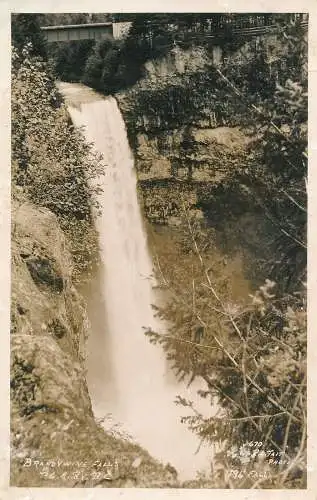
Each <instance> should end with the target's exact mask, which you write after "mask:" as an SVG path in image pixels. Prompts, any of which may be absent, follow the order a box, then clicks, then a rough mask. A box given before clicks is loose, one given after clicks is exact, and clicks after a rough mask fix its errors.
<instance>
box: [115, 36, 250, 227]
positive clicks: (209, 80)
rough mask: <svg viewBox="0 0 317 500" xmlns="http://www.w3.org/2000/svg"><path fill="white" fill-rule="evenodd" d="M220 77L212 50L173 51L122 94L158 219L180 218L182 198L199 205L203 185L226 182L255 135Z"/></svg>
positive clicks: (147, 201) (142, 180)
mask: <svg viewBox="0 0 317 500" xmlns="http://www.w3.org/2000/svg"><path fill="white" fill-rule="evenodd" d="M248 48H249V46H248V45H247V48H245V47H244V48H242V49H240V53H241V52H243V51H245V50H247V49H248ZM235 57H238V56H237V55H236V56H235ZM215 79H216V73H215V68H214V67H213V63H212V53H211V51H208V50H207V49H204V48H199V47H198V48H197V47H196V48H193V49H191V50H187V51H182V50H179V49H175V50H172V51H171V53H169V54H168V55H167V56H166V57H165V58H163V59H161V60H158V61H151V62H149V63H147V65H146V74H145V77H144V78H143V79H142V80H141V81H140V82H139V83H138V84H137V85H136V86H135V87H134V88H133V89H131V90H129V91H126V92H122V93H120V94H118V96H117V98H118V101H119V104H120V107H121V110H122V113H123V115H124V118H125V121H126V124H127V130H128V135H129V139H130V143H131V146H132V148H133V150H134V153H135V160H136V169H137V172H138V179H139V185H140V187H141V189H142V194H143V201H144V207H145V213H146V215H147V217H148V218H149V219H150V220H151V221H152V222H158V223H169V224H174V223H175V221H177V214H178V212H179V208H180V203H181V200H183V201H186V202H187V203H188V204H189V205H190V206H191V207H192V209H193V210H194V209H196V205H197V204H198V201H199V200H198V197H199V190H200V189H201V187H202V186H205V185H206V184H212V185H216V184H218V183H219V182H221V180H222V179H223V177H224V175H225V167H226V163H227V162H226V159H228V157H230V161H231V162H232V161H233V162H234V161H237V162H238V161H241V159H242V158H243V157H244V155H245V152H246V148H247V147H248V145H249V144H250V142H251V141H252V140H253V137H254V132H253V131H251V130H250V129H248V128H247V127H246V126H244V125H243V123H244V117H245V113H246V111H245V109H244V108H243V106H240V105H239V103H238V102H237V100H236V99H234V98H232V97H228V94H225V93H224V92H223V89H221V88H219V85H218V84H217V85H216V84H215V82H216V80H215ZM166 191H168V192H169V194H170V196H169V197H168V198H169V202H168V205H166V201H165V202H164V200H166V199H167V197H166ZM173 195H174V196H173ZM171 198H172V199H171Z"/></svg>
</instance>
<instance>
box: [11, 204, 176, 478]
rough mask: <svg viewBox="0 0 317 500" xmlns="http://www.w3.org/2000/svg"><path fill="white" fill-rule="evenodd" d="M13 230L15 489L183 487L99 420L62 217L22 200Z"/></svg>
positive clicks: (85, 329) (86, 325) (14, 209)
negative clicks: (88, 377) (95, 414)
mask: <svg viewBox="0 0 317 500" xmlns="http://www.w3.org/2000/svg"><path fill="white" fill-rule="evenodd" d="M12 231H13V235H12V305H11V315H12V321H11V485H12V486H24V487H36V486H42V487H45V486H57V487H63V486H71V487H76V486H77V487H95V486H100V487H129V486H144V487H162V486H165V487H166V486H177V485H178V483H177V480H176V475H175V472H174V470H173V469H172V468H171V469H170V468H169V467H167V468H164V467H163V466H162V465H160V464H159V463H157V462H156V461H155V460H153V459H152V458H151V457H150V456H149V455H148V454H147V452H145V451H144V450H142V449H141V448H140V447H139V446H136V445H134V444H131V443H129V442H126V441H124V440H123V439H119V438H117V437H116V436H113V435H109V434H107V433H106V432H105V431H104V430H103V429H102V427H100V426H99V425H98V424H97V422H96V421H95V420H94V417H93V412H92V408H91V402H90V398H89V393H88V389H87V384H86V380H85V365H84V359H85V340H86V338H87V335H88V334H89V323H88V320H87V316H86V312H85V304H84V302H83V299H82V298H81V297H80V295H79V294H78V292H77V291H76V289H75V287H74V285H73V284H72V280H71V271H72V259H71V256H70V253H69V251H68V248H67V241H66V240H65V236H64V234H63V232H62V231H61V229H60V227H59V225H58V221H57V219H56V217H55V215H54V214H53V213H52V212H50V211H49V210H47V209H43V208H39V207H35V206H34V205H32V204H30V203H29V202H28V201H27V200H25V199H21V200H19V202H17V201H15V202H14V205H13V207H12Z"/></svg>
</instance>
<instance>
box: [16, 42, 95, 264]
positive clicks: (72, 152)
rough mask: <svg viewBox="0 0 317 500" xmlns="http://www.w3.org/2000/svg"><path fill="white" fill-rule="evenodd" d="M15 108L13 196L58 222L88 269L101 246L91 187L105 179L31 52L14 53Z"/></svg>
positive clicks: (45, 70) (56, 91)
mask: <svg viewBox="0 0 317 500" xmlns="http://www.w3.org/2000/svg"><path fill="white" fill-rule="evenodd" d="M17 60H18V61H19V63H18V64H15V63H16V62H17ZM11 102H12V160H13V164H14V169H13V177H12V181H13V187H14V189H13V195H14V193H15V186H17V188H18V190H22V191H23V192H24V193H25V194H26V195H27V196H28V198H29V199H30V200H31V201H32V202H33V203H35V204H36V205H39V206H44V207H47V208H49V209H50V210H51V211H52V212H54V213H55V214H56V215H57V216H58V218H59V221H60V224H61V226H62V228H63V229H65V230H66V231H67V232H68V233H69V234H70V235H72V238H71V243H72V245H73V254H74V256H75V260H76V262H77V264H78V266H79V268H83V267H85V264H87V259H89V253H91V252H92V250H93V248H94V247H95V246H96V241H95V239H94V238H93V230H92V227H93V225H92V212H91V210H92V207H93V206H94V205H95V206H96V204H97V202H96V199H95V196H94V195H95V194H96V191H98V187H96V188H92V187H90V186H91V185H90V184H88V182H89V179H93V178H95V177H96V176H98V175H100V173H101V167H100V163H99V161H98V158H97V157H95V156H94V155H93V154H92V152H91V149H90V146H89V145H88V144H87V143H86V142H85V141H84V140H83V138H82V137H81V135H80V133H79V131H77V130H76V129H75V128H74V127H73V126H72V125H71V124H70V119H69V116H68V114H67V110H66V107H65V105H64V104H62V99H61V96H60V94H59V92H58V90H57V88H56V86H55V83H54V80H53V79H52V77H51V76H50V74H49V73H48V72H47V69H46V66H45V64H44V63H43V62H41V61H40V60H34V59H33V58H32V57H30V54H29V52H28V50H27V49H24V50H23V52H22V54H20V55H19V54H18V53H17V52H16V51H13V70H12V101H11ZM91 246H92V248H91ZM89 248H90V250H89V251H88V252H87V249H89ZM83 256H84V259H83ZM77 270H78V269H77Z"/></svg>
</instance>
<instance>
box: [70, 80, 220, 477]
mask: <svg viewBox="0 0 317 500" xmlns="http://www.w3.org/2000/svg"><path fill="white" fill-rule="evenodd" d="M63 85H64V86H63V88H62V91H63V92H64V94H65V95H66V98H67V101H66V102H67V103H68V109H69V112H70V114H71V117H72V120H73V122H74V124H75V125H77V126H84V127H85V131H84V134H85V136H86V139H87V140H88V141H89V142H92V143H93V144H94V147H95V149H96V150H97V151H98V152H100V153H102V155H103V158H104V162H105V164H106V165H107V167H106V173H105V176H104V178H103V181H102V183H103V193H102V195H101V197H100V203H101V207H102V215H101V217H99V218H98V220H97V229H98V231H99V237H100V251H101V260H102V264H103V265H102V267H101V270H100V272H102V273H103V274H102V275H101V276H100V275H99V282H100V286H101V294H102V296H103V297H102V298H103V300H104V304H105V308H106V314H105V317H106V321H105V322H103V320H102V319H101V320H99V322H98V323H97V324H98V328H96V330H98V331H93V337H94V338H92V339H91V340H90V354H89V358H90V359H88V384H89V390H90V395H91V399H92V403H93V409H94V413H95V416H96V417H102V416H104V415H105V414H107V413H111V414H112V415H113V419H114V420H115V421H118V422H122V423H123V425H124V429H125V430H126V431H127V432H128V433H129V434H131V435H132V436H133V438H134V439H135V440H136V441H137V442H138V443H139V444H140V445H141V446H143V447H144V448H145V449H146V450H147V451H148V452H149V453H150V454H151V455H152V456H154V457H155V458H157V459H159V460H161V461H163V462H165V463H166V462H170V463H171V464H172V465H174V466H175V467H176V469H177V470H178V472H179V477H180V478H182V479H185V478H186V479H189V478H193V477H194V476H195V472H196V471H197V470H201V469H204V470H210V459H211V451H210V449H208V448H205V447H204V446H202V447H201V449H200V451H199V452H198V453H196V454H195V451H196V450H197V448H198V445H199V441H198V438H197V437H196V436H195V435H194V434H192V433H191V432H190V431H189V430H188V429H187V427H186V425H185V424H182V423H181V422H180V417H181V416H182V415H184V414H185V415H186V414H188V413H189V410H188V411H187V410H186V409H184V408H182V407H178V406H176V405H175V403H174V400H175V398H176V395H177V394H180V395H182V396H184V397H186V398H188V399H191V400H195V402H196V404H197V406H198V407H199V404H200V405H202V404H203V407H202V406H201V407H200V408H199V409H200V410H202V411H204V412H205V414H206V408H207V410H208V413H209V414H211V408H210V404H208V402H204V401H203V402H202V400H201V398H199V397H198V396H197V395H196V392H195V391H194V390H193V387H192V386H191V388H190V389H188V388H187V387H186V386H185V385H180V384H178V382H177V381H176V380H173V376H172V374H171V373H168V370H167V368H166V360H165V354H164V352H163V351H162V349H161V347H159V346H154V345H152V344H151V343H150V342H149V339H148V338H147V337H146V336H145V335H144V327H149V326H150V327H152V328H153V330H155V331H160V330H161V329H162V325H161V324H159V323H158V320H157V319H156V318H155V317H154V314H153V309H152V307H151V304H153V303H154V302H155V297H154V292H153V287H152V284H153V283H152V282H151V275H152V273H153V271H152V262H151V258H150V255H149V251H148V247H147V240H146V235H145V231H144V228H143V223H142V215H141V211H140V207H139V205H138V199H137V189H136V176H135V172H134V164H133V158H132V154H131V151H130V148H129V144H128V139H127V133H126V129H125V124H124V121H123V118H122V116H121V113H120V111H119V108H118V106H117V103H116V101H115V99H114V98H112V97H109V98H106V99H104V98H102V97H101V96H98V95H97V94H95V93H92V92H91V91H88V89H85V88H84V87H82V86H78V85H66V84H63ZM87 91H88V94H89V92H90V94H89V96H90V97H89V99H88V100H87ZM85 93H86V97H85ZM75 94H76V98H75ZM74 102H75V103H76V105H74ZM98 300H99V301H100V297H99V298H98ZM95 311H96V309H95ZM88 312H89V311H88ZM90 314H91V315H92V316H94V314H95V313H94V306H91V307H90ZM96 314H98V313H96ZM92 319H95V318H92ZM105 351H107V353H106V352H105ZM96 353H97V354H96ZM96 365H98V366H96ZM171 378H172V380H171ZM196 389H197V387H196Z"/></svg>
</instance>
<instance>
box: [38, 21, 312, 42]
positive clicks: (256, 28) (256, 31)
mask: <svg viewBox="0 0 317 500" xmlns="http://www.w3.org/2000/svg"><path fill="white" fill-rule="evenodd" d="M131 24H132V23H131V22H106V23H89V24H68V25H60V26H42V27H41V30H42V32H43V34H44V36H45V38H46V41H47V42H48V43H51V42H70V41H73V40H101V39H103V38H109V37H110V38H122V37H123V36H124V35H125V34H126V33H127V32H128V31H129V28H130V26H131ZM301 24H302V26H303V27H307V24H308V22H307V20H306V19H305V20H304V21H302V23H301ZM228 27H229V28H230V35H231V36H232V37H237V38H244V37H246V38H249V37H256V36H261V35H265V34H271V33H274V32H275V31H276V29H278V26H277V25H276V24H271V23H269V24H266V23H265V21H264V22H263V21H262V22H260V23H255V24H254V25H251V26H239V25H234V24H233V25H232V26H230V25H229V26H224V27H223V28H220V29H219V27H218V26H217V27H213V26H210V28H209V29H208V30H204V31H200V30H197V29H195V28H194V29H190V30H180V31H178V30H176V32H174V39H175V41H176V42H177V41H181V40H182V39H186V38H187V39H188V38H199V37H204V38H210V39H215V40H217V41H220V40H221V39H224V38H226V37H227V36H228ZM148 29H149V38H151V23H149V26H148Z"/></svg>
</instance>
